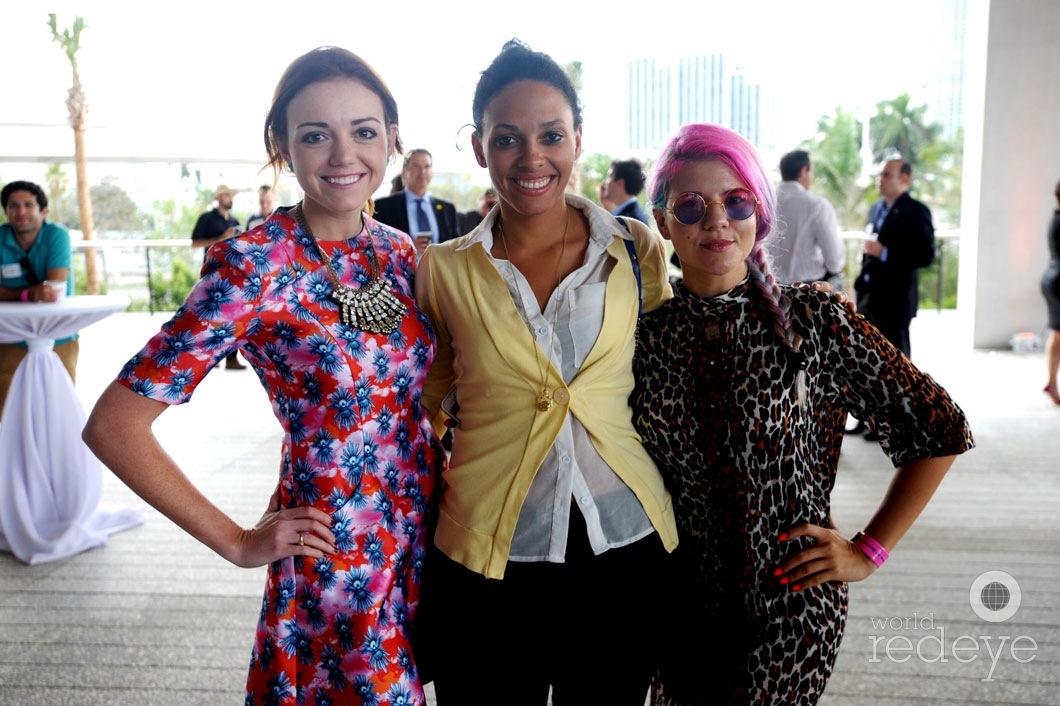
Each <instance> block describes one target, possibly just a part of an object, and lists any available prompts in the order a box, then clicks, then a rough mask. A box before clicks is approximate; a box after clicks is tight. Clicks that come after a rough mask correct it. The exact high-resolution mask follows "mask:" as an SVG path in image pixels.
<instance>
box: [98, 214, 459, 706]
mask: <svg viewBox="0 0 1060 706" xmlns="http://www.w3.org/2000/svg"><path fill="white" fill-rule="evenodd" d="M365 223H366V226H365V230H363V231H362V232H361V233H360V234H359V235H358V236H356V237H355V238H351V239H349V240H346V241H341V242H321V244H320V245H321V247H322V248H323V249H324V252H325V254H327V255H328V256H329V257H331V258H332V263H333V265H334V267H335V269H336V270H337V272H338V273H339V276H340V279H341V281H342V283H343V284H344V285H346V286H349V287H353V288H359V287H360V286H363V285H364V284H366V283H367V282H368V281H369V279H370V276H371V265H370V258H369V257H368V255H367V254H366V248H367V246H368V243H369V242H371V245H372V246H374V249H375V252H376V255H377V258H378V262H379V266H380V269H381V271H382V273H383V276H384V277H386V278H387V279H389V281H390V283H391V285H392V289H393V291H394V292H395V293H396V294H397V296H398V297H399V299H400V300H401V301H402V302H404V304H405V305H406V306H407V307H408V314H407V315H406V316H405V317H404V320H403V321H402V323H401V325H400V327H399V328H398V329H397V330H395V331H394V332H393V333H391V334H388V335H387V334H371V333H366V332H364V331H361V330H358V329H354V328H351V327H348V326H345V325H343V324H342V323H341V321H340V319H339V312H338V309H337V307H336V305H335V304H334V302H333V301H332V300H331V299H330V297H329V295H330V293H331V289H332V285H331V280H330V279H329V276H328V272H327V270H326V268H325V267H324V264H323V262H322V261H321V259H320V257H319V255H318V254H317V251H316V250H315V249H314V248H313V247H312V245H311V244H310V242H309V240H308V238H307V236H306V235H305V234H304V233H303V232H302V231H301V229H300V228H299V227H298V225H297V224H296V223H295V221H294V220H293V219H291V218H290V217H288V216H287V215H286V214H278V215H275V216H273V217H272V218H270V219H269V220H268V221H266V222H265V223H264V224H262V225H261V226H259V227H257V228H255V229H254V230H252V231H250V232H248V233H245V234H243V235H241V236H238V237H236V238H233V239H231V240H227V241H222V242H220V243H217V244H216V245H214V246H213V247H212V248H211V249H210V251H209V253H208V257H207V260H206V263H205V264H204V266H203V276H202V279H201V280H200V281H199V282H198V284H197V285H196V286H195V288H194V289H193V290H192V292H191V293H190V294H189V295H188V298H187V300H186V301H185V303H184V304H183V305H182V306H181V308H180V309H179V310H178V311H177V312H176V314H175V315H174V317H173V318H172V319H171V320H170V321H169V322H168V323H166V324H165V325H164V326H163V328H162V330H161V331H160V332H159V333H158V334H157V335H156V336H154V337H153V338H152V339H151V340H150V341H149V342H148V343H147V345H146V346H145V347H144V349H143V350H142V351H141V352H140V353H139V354H137V355H136V356H135V357H134V358H133V359H132V360H130V361H129V363H128V364H127V365H126V366H125V368H124V369H123V370H122V372H121V375H120V377H119V381H120V382H122V383H123V384H125V385H126V386H127V387H129V388H130V389H132V390H133V391H135V392H137V393H139V394H141V395H144V396H146V397H150V398H152V399H155V400H158V401H160V402H164V403H167V404H179V403H183V402H186V401H187V400H188V399H189V398H190V396H191V394H192V392H193V391H194V389H195V387H196V385H198V383H199V382H201V381H202V379H203V377H204V376H205V375H206V373H207V372H209V371H210V370H211V369H212V368H213V367H214V366H215V365H216V364H217V363H218V362H219V361H221V360H224V358H225V356H226V355H227V354H228V353H229V352H231V351H232V350H234V349H235V348H236V347H238V348H239V350H240V351H241V352H242V354H243V356H244V357H245V358H246V359H247V360H248V361H249V362H250V364H251V365H252V366H253V368H254V370H255V371H256V372H257V374H258V377H259V379H260V380H261V383H262V385H263V386H264V388H265V390H266V392H267V393H268V396H269V399H270V400H271V402H272V406H273V411H274V412H275V414H276V418H277V419H278V420H279V421H280V424H281V425H282V427H283V430H284V438H283V448H282V457H281V461H280V483H279V488H280V503H281V505H282V506H283V507H294V506H302V505H312V506H314V507H317V508H319V509H321V510H323V511H324V512H327V513H329V514H330V515H331V516H332V526H331V530H332V532H333V533H334V534H335V536H336V539H337V545H338V550H339V551H338V553H337V554H334V555H328V556H326V557H324V558H321V559H312V558H303V557H297V558H295V557H288V558H286V559H283V560H281V561H277V562H274V563H273V564H271V565H270V566H269V568H268V582H267V585H266V589H265V597H264V601H263V603H262V608H261V614H260V619H259V622H258V628H257V636H256V639H255V644H254V650H253V654H252V658H251V665H250V675H249V678H248V681H247V697H246V701H245V703H246V704H247V706H260V705H268V704H277V705H281V704H282V705H288V704H290V705H292V706H293V704H295V703H296V702H297V703H298V704H299V705H300V706H301V705H302V704H305V705H306V706H312V705H322V704H349V703H356V704H424V703H425V702H426V701H425V698H424V695H423V689H422V686H421V684H420V680H419V678H418V675H417V669H416V663H415V660H414V658H413V656H412V652H411V648H410V644H409V628H410V626H411V623H412V621H413V619H414V616H415V612H416V608H417V603H418V601H419V586H420V572H421V567H422V562H423V555H424V552H425V547H426V538H425V534H426V533H425V531H424V527H423V519H424V514H425V512H426V511H427V509H428V504H429V503H430V502H431V501H432V500H433V495H434V486H435V483H436V482H437V480H438V478H439V477H440V473H441V470H442V466H443V464H444V462H445V461H444V459H445V455H444V451H443V450H442V448H441V446H440V444H439V443H438V439H437V437H436V436H435V434H434V432H433V430H432V428H431V426H430V424H429V423H428V421H427V419H426V418H425V417H424V415H423V413H422V410H421V407H420V393H421V389H422V386H423V381H424V379H425V377H426V375H427V370H428V369H429V367H430V364H431V361H432V359H433V357H434V334H433V332H432V331H431V329H430V327H429V325H428V324H427V322H426V319H425V317H424V316H423V315H422V314H421V313H420V311H419V309H418V308H417V307H416V303H415V300H414V298H413V277H414V271H415V253H414V250H413V246H412V242H411V240H410V239H409V237H408V236H407V235H405V234H404V233H401V232H400V231H395V230H393V229H390V228H388V227H386V226H383V225H381V224H379V223H377V222H376V221H374V220H372V219H370V218H367V217H366V218H365ZM237 410H238V407H234V408H233V411H234V412H237Z"/></svg>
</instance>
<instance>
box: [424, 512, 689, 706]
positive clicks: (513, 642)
mask: <svg viewBox="0 0 1060 706" xmlns="http://www.w3.org/2000/svg"><path fill="white" fill-rule="evenodd" d="M571 514H572V520H571V532H570V537H569V539H568V543H567V544H568V548H567V555H566V559H567V561H566V562H565V563H563V564H553V563H548V562H533V563H527V562H509V563H508V566H507V569H506V571H505V575H504V578H503V579H501V580H495V579H487V578H485V577H483V576H481V575H479V574H476V573H474V572H472V571H469V570H468V569H466V568H464V567H463V566H462V565H460V564H458V563H456V562H454V561H451V560H450V559H448V558H446V557H445V556H444V555H442V554H441V553H440V552H438V551H437V550H432V551H433V555H432V557H431V560H430V562H431V564H432V566H431V567H430V573H429V578H425V585H424V591H425V594H424V595H425V600H427V593H428V592H430V593H431V596H430V599H429V600H430V602H431V609H430V610H431V614H432V624H431V630H430V632H431V634H432V639H431V640H430V643H431V646H432V647H431V652H432V654H433V657H434V662H433V664H434V684H435V693H436V696H437V698H438V706H477V705H479V704H482V705H483V706H485V705H486V704H489V705H491V706H493V705H495V704H505V705H506V706H543V705H544V704H545V703H546V701H547V699H548V693H549V687H550V686H551V687H552V703H553V704H554V706H567V705H570V704H577V705H578V706H585V705H586V704H607V705H608V706H644V701H645V699H646V697H647V691H648V685H649V683H650V681H651V675H652V673H653V672H654V670H655V667H656V663H657V652H658V649H659V642H660V638H659V634H658V621H659V614H660V612H661V610H660V609H661V606H662V601H663V590H664V588H666V587H667V584H668V581H667V580H666V578H665V577H666V576H667V575H668V574H667V572H668V571H669V564H668V561H669V559H668V556H667V554H666V551H665V550H664V549H663V547H662V543H661V542H660V540H659V537H658V535H657V534H655V533H652V534H651V535H650V536H648V537H645V538H644V539H642V540H640V541H638V542H634V543H633V544H631V545H628V546H625V547H620V548H618V549H611V550H608V551H606V552H604V553H603V554H601V555H599V556H595V555H593V553H592V550H591V548H590V547H589V540H588V537H587V535H586V531H585V523H584V521H583V520H582V517H581V513H579V512H578V510H577V509H576V508H572V512H571ZM428 580H429V581H430V582H431V584H430V586H428V585H427V584H426V581H428Z"/></svg>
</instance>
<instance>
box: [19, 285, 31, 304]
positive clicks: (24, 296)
mask: <svg viewBox="0 0 1060 706" xmlns="http://www.w3.org/2000/svg"><path fill="white" fill-rule="evenodd" d="M18 298H19V299H21V300H22V301H24V302H28V301H29V287H26V288H25V289H23V290H22V294H19V295H18Z"/></svg>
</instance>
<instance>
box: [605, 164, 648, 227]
mask: <svg viewBox="0 0 1060 706" xmlns="http://www.w3.org/2000/svg"><path fill="white" fill-rule="evenodd" d="M644 181H645V177H644V170H643V169H642V168H641V166H640V162H638V161H637V160H635V159H627V160H624V161H616V162H611V168H610V169H608V170H607V176H606V177H604V181H603V183H602V184H600V203H601V204H602V205H603V206H604V208H606V209H607V210H609V211H611V213H613V214H615V215H616V216H627V217H629V218H636V219H637V220H638V221H640V222H641V223H643V224H644V225H646V226H648V227H651V223H650V222H649V221H648V214H647V213H645V212H644V209H643V208H641V206H640V204H639V203H637V195H638V194H640V192H641V191H643V190H644Z"/></svg>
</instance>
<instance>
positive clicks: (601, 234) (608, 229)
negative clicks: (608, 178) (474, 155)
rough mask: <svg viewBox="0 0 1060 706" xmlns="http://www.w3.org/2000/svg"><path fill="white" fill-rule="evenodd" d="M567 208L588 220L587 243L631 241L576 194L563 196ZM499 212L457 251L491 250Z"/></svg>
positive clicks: (608, 216) (604, 213) (610, 219)
mask: <svg viewBox="0 0 1060 706" xmlns="http://www.w3.org/2000/svg"><path fill="white" fill-rule="evenodd" d="M564 196H565V198H566V201H567V205H568V206H573V207H574V208H576V209H578V210H579V211H581V212H582V213H583V214H585V216H586V217H587V218H588V219H589V242H590V243H594V244H596V245H599V246H600V247H603V248H606V247H607V246H608V245H610V244H611V241H612V240H613V239H614V238H615V237H619V238H625V239H626V240H632V239H633V235H632V234H631V233H630V232H629V231H627V230H626V229H625V228H623V227H622V224H621V223H619V222H618V220H617V219H616V218H615V217H614V216H613V215H612V214H611V213H610V212H609V211H607V210H605V209H603V208H602V207H600V206H597V205H596V204H595V203H593V202H592V201H590V200H589V199H587V198H585V197H584V196H578V195H577V194H565V195H564ZM500 212H501V210H500V209H499V208H495V209H493V210H492V211H490V212H489V213H488V214H486V217H485V218H483V219H482V222H481V223H479V224H478V226H476V227H475V229H474V230H473V231H471V232H470V233H469V234H468V237H467V238H465V239H464V240H463V242H462V243H460V245H458V246H457V248H456V249H457V250H466V249H467V248H470V247H471V246H472V245H475V244H481V246H482V247H483V248H485V249H486V252H487V253H488V252H490V251H491V250H492V249H493V224H494V223H495V222H496V221H497V217H498V216H499V215H500Z"/></svg>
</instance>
